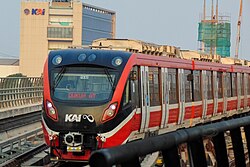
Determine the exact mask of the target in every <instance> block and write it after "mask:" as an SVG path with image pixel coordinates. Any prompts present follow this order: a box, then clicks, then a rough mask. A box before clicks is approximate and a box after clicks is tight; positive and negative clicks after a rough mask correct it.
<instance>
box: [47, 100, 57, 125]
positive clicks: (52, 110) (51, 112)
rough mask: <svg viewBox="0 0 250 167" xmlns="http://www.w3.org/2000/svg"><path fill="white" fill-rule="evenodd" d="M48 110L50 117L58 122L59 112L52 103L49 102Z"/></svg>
mask: <svg viewBox="0 0 250 167" xmlns="http://www.w3.org/2000/svg"><path fill="white" fill-rule="evenodd" d="M46 109H47V114H48V116H49V117H50V118H52V119H53V120H55V121H57V112H56V109H55V108H54V107H53V105H52V103H51V102H49V101H47V106H46Z"/></svg>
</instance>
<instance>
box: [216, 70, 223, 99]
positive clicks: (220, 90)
mask: <svg viewBox="0 0 250 167" xmlns="http://www.w3.org/2000/svg"><path fill="white" fill-rule="evenodd" d="M217 83H218V98H222V97H223V90H222V89H223V87H222V72H218V73H217Z"/></svg>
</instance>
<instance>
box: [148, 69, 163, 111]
mask: <svg viewBox="0 0 250 167" xmlns="http://www.w3.org/2000/svg"><path fill="white" fill-rule="evenodd" d="M149 94H150V105H151V106H159V105H160V104H161V103H160V90H159V69H158V68H157V67H149Z"/></svg>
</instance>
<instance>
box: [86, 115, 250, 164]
mask: <svg viewBox="0 0 250 167" xmlns="http://www.w3.org/2000/svg"><path fill="white" fill-rule="evenodd" d="M241 127H244V131H245V135H244V136H245V138H246V142H247V149H248V151H247V152H248V153H249V152H250V151H249V150H250V116H245V117H242V118H235V119H231V120H225V121H221V122H217V123H211V124H207V125H203V126H197V127H192V128H188V129H179V130H177V131H173V132H171V133H167V134H164V135H160V136H155V137H151V138H148V139H144V140H139V141H134V142H131V143H128V144H125V145H121V146H117V147H113V148H109V149H102V150H97V151H95V152H93V153H92V155H91V157H90V160H89V163H90V166H91V167H112V166H113V165H117V164H119V165H120V166H121V167H128V166H136V167H139V166H141V165H140V162H139V157H143V156H145V155H147V154H151V153H153V152H156V151H161V153H162V156H163V161H164V164H165V166H175V167H181V166H182V164H181V160H180V153H179V150H178V146H179V145H181V144H183V143H187V145H188V155H189V156H188V157H189V158H190V159H189V161H190V163H189V165H190V166H191V167H207V166H208V164H207V159H206V152H207V148H206V150H205V147H204V143H203V139H204V138H209V139H211V141H212V143H213V149H214V152H215V155H216V157H215V158H216V164H217V165H215V166H229V165H230V164H231V162H229V159H228V153H227V146H226V143H227V142H226V139H225V135H224V133H225V132H226V131H230V136H231V140H232V146H233V152H234V158H235V159H234V163H235V166H237V167H243V166H246V162H247V161H246V157H245V156H246V155H245V152H246V150H245V149H244V147H243V142H242V134H241Z"/></svg>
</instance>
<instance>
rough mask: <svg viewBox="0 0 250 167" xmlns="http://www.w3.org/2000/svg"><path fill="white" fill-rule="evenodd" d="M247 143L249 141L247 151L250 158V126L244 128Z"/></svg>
mask: <svg viewBox="0 0 250 167" xmlns="http://www.w3.org/2000/svg"><path fill="white" fill-rule="evenodd" d="M244 131H245V136H246V141H247V150H248V157H249V158H250V125H248V126H245V127H244Z"/></svg>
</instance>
